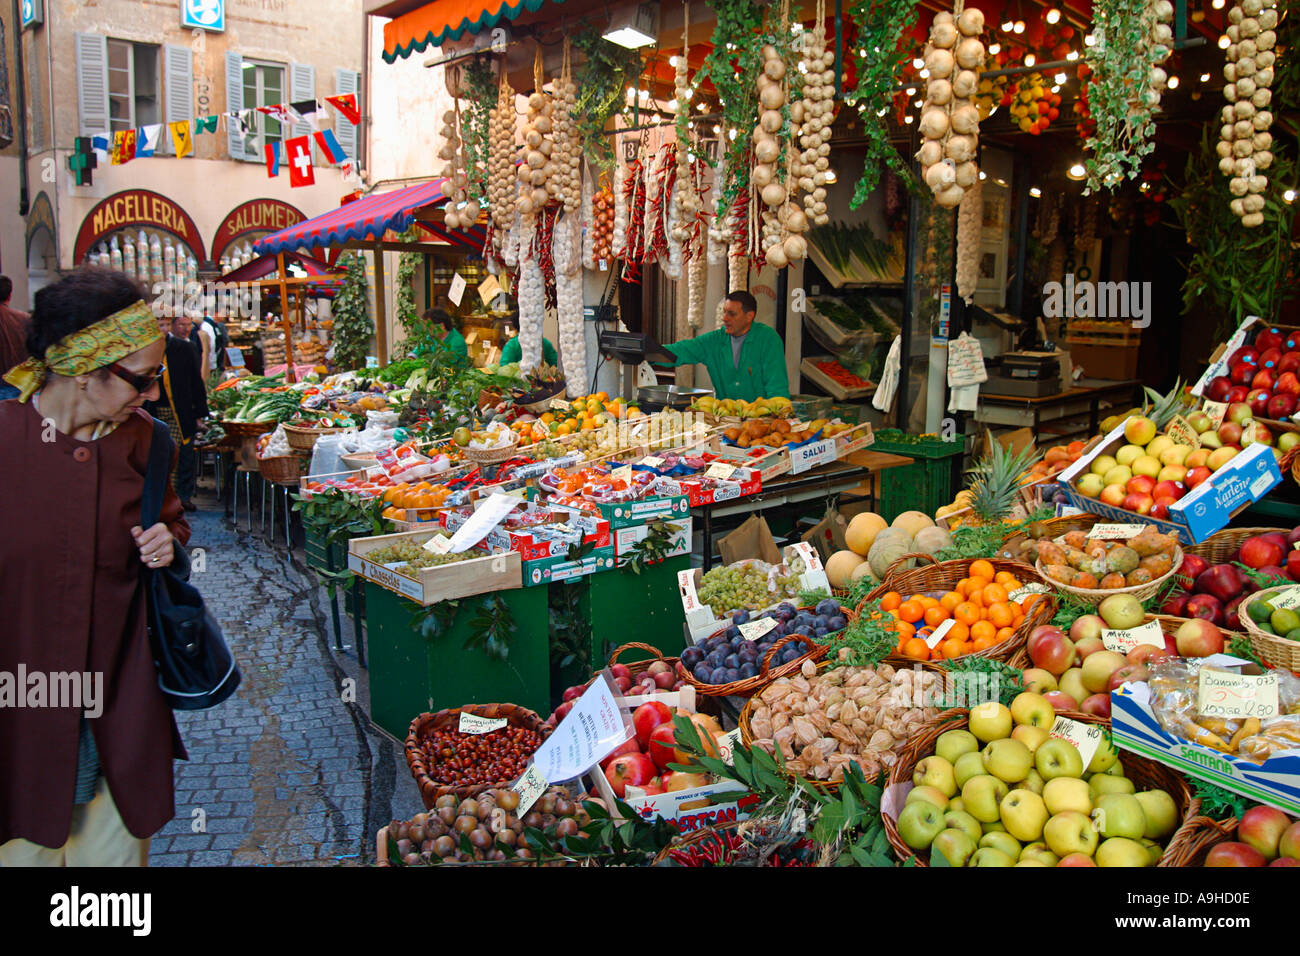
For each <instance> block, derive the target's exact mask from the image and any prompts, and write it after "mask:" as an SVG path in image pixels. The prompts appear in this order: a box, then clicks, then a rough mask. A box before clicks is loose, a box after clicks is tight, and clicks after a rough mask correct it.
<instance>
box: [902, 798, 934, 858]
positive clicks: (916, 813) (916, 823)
mask: <svg viewBox="0 0 1300 956" xmlns="http://www.w3.org/2000/svg"><path fill="white" fill-rule="evenodd" d="M942 830H943V813H941V812H940V810H939V808H938V807H936V806H935V805H934V804H933V803H927V802H926V801H924V800H918V801H916V802H915V803H909V804H907V806H905V807H903V812H902V813H900V814H899V815H898V835H899V836H900V837H902V838H903V842H904V843H906V844H907V845H908V846H910V847H911V848H912V849H913V850H924V849H925V848H926V847H928V846H929V845H930V844H931V843H932V842H933V841H934V838H935V837H937V836H938V835H939V833H940V832H941V831H942Z"/></svg>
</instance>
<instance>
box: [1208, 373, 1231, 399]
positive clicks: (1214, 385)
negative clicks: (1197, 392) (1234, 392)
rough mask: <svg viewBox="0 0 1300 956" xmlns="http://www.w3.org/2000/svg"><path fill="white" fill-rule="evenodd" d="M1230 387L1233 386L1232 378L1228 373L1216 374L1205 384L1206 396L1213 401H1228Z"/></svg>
mask: <svg viewBox="0 0 1300 956" xmlns="http://www.w3.org/2000/svg"><path fill="white" fill-rule="evenodd" d="M1230 388H1232V379H1230V378H1228V376H1226V375H1216V376H1215V377H1214V378H1212V379H1210V381H1209V384H1207V385H1206V386H1205V397H1206V398H1208V399H1209V400H1210V401H1212V402H1222V401H1226V400H1227V397H1228V389H1230Z"/></svg>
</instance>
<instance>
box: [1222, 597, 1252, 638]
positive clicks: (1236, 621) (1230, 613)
mask: <svg viewBox="0 0 1300 956" xmlns="http://www.w3.org/2000/svg"><path fill="white" fill-rule="evenodd" d="M1244 600H1246V595H1244V594H1243V595H1242V596H1241V597H1235V598H1233V599H1232V600H1231V601H1229V602H1228V603H1227V604H1225V605H1224V606H1223V626H1224V627H1226V628H1227V629H1228V630H1230V631H1240V630H1243V628H1242V626H1241V617H1240V615H1238V614H1237V606H1238V605H1239V604H1241V602H1242V601H1244Z"/></svg>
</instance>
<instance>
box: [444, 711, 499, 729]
mask: <svg viewBox="0 0 1300 956" xmlns="http://www.w3.org/2000/svg"><path fill="white" fill-rule="evenodd" d="M507 723H508V721H507V720H506V719H505V718H504V717H479V716H478V715H476V714H467V713H465V711H463V710H462V711H461V712H460V724H459V725H457V727H456V729H457V730H459V731H460V732H461V733H462V734H490V733H492V731H494V730H500V729H501V728H502V727H504V726H505V725H506V724H507Z"/></svg>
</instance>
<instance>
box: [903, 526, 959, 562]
mask: <svg viewBox="0 0 1300 956" xmlns="http://www.w3.org/2000/svg"><path fill="white" fill-rule="evenodd" d="M951 547H952V535H950V534H949V533H948V532H947V531H946V530H944V529H943V528H938V527H935V528H922V529H921V530H920V531H918V532H917V533H916V537H915V538H914V539H913V540H912V550H913V551H924V552H925V553H926V554H929V555H935V554H938V553H939V552H940V551H942V550H943V549H944V548H951Z"/></svg>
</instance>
